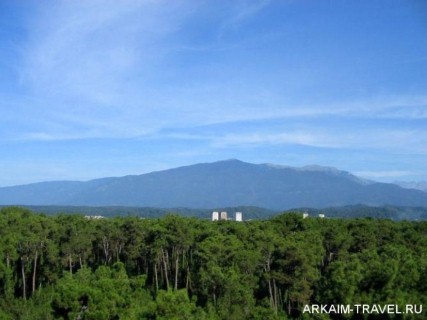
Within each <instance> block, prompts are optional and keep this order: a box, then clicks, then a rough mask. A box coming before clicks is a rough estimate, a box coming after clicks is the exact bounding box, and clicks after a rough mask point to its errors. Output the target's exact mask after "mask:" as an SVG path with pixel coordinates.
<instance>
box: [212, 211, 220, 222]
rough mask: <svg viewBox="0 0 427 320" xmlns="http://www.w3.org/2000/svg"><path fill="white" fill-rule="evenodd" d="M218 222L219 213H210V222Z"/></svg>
mask: <svg viewBox="0 0 427 320" xmlns="http://www.w3.org/2000/svg"><path fill="white" fill-rule="evenodd" d="M218 220H219V212H218V211H214V212H212V221H218Z"/></svg>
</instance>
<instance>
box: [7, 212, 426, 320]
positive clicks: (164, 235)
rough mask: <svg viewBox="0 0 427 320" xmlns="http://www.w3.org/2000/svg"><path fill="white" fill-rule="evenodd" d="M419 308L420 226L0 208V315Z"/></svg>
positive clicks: (167, 315)
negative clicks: (90, 215) (47, 212)
mask: <svg viewBox="0 0 427 320" xmlns="http://www.w3.org/2000/svg"><path fill="white" fill-rule="evenodd" d="M358 303H360V304H393V305H394V304H397V305H399V306H404V305H406V304H416V305H424V308H427V222H426V221H420V222H415V221H398V222H397V221H391V220H385V219H384V220H381V219H372V218H357V219H319V218H306V219H303V217H302V215H301V214H298V213H286V214H281V215H278V216H275V217H272V218H270V219H266V220H251V221H244V222H235V221H215V222H212V221H209V220H203V219H199V218H194V217H182V216H179V215H166V216H164V217H162V218H156V219H148V218H147V219H142V218H139V217H115V218H105V219H87V218H85V217H84V216H83V215H77V214H74V215H70V214H58V215H54V216H47V215H44V214H36V213H33V212H31V211H30V210H28V209H24V208H18V207H7V208H2V209H1V210H0V319H18V320H29V319H70V320H71V319H73V320H74V319H100V320H105V319H159V320H160V319H202V320H203V319H212V320H214V319H215V320H216V319H218V320H219V319H426V318H427V316H426V312H425V310H423V313H422V314H420V315H416V314H370V315H368V314H363V315H361V314H355V313H350V314H332V313H331V314H308V313H304V312H303V310H304V306H306V305H312V304H325V305H332V304H358Z"/></svg>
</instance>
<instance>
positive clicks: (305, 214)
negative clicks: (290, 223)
mask: <svg viewBox="0 0 427 320" xmlns="http://www.w3.org/2000/svg"><path fill="white" fill-rule="evenodd" d="M309 216H310V215H309V214H308V213H307V212H304V213H303V214H302V218H303V219H305V218H308V217H309Z"/></svg>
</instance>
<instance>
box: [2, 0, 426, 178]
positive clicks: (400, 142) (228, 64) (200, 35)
mask: <svg viewBox="0 0 427 320" xmlns="http://www.w3.org/2000/svg"><path fill="white" fill-rule="evenodd" d="M230 158H236V159H240V160H242V161H247V162H252V163H274V164H281V165H289V166H297V167H298V166H305V165H313V164H317V165H322V166H332V167H336V168H339V169H341V170H345V171H349V172H352V173H354V174H356V175H358V176H361V177H364V178H368V179H372V180H377V181H385V182H391V181H396V180H400V181H422V180H427V2H425V1H423V0H419V1H417V0H370V1H360V0H347V1H338V0H336V1H328V0H294V1H286V0H281V1H273V0H271V1H268V0H263V1H257V0H250V1H243V0H233V1H225V0H220V1H204V0H197V1H196V0H188V1H186V0H174V1H162V0H158V1H156V0H121V1H115V0H111V1H110V0H103V1H99V0H93V1H92V0H73V1H71V0H70V1H53V0H51V1H46V0H28V1H16V0H0V186H10V185H19V184H26V183H32V182H38V181H51V180H89V179H94V178H100V177H110V176H124V175H128V174H143V173H147V172H151V171H157V170H163V169H168V168H173V167H178V166H182V165H190V164H194V163H200V162H214V161H218V160H224V159H230Z"/></svg>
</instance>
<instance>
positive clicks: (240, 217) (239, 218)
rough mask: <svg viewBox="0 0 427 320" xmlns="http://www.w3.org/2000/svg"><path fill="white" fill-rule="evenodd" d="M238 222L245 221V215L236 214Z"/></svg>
mask: <svg viewBox="0 0 427 320" xmlns="http://www.w3.org/2000/svg"><path fill="white" fill-rule="evenodd" d="M235 218H236V221H243V215H242V213H241V212H236V215H235Z"/></svg>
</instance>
